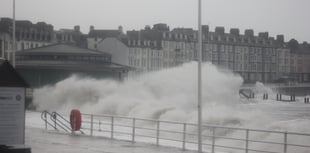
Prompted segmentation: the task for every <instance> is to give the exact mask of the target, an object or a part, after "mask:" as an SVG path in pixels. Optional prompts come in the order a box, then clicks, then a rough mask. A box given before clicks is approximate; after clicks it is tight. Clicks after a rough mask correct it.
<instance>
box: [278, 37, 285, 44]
mask: <svg viewBox="0 0 310 153" xmlns="http://www.w3.org/2000/svg"><path fill="white" fill-rule="evenodd" d="M277 41H278V42H281V43H283V42H284V35H277Z"/></svg>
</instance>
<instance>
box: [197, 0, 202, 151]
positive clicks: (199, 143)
mask: <svg viewBox="0 0 310 153" xmlns="http://www.w3.org/2000/svg"><path fill="white" fill-rule="evenodd" d="M201 52H202V36H201V0H198V153H202V139H201V120H202V117H201V83H202V81H201Z"/></svg>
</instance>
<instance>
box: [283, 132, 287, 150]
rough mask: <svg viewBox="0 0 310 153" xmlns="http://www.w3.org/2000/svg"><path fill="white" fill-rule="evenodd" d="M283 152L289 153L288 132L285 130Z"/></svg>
mask: <svg viewBox="0 0 310 153" xmlns="http://www.w3.org/2000/svg"><path fill="white" fill-rule="evenodd" d="M283 153H287V132H286V131H285V132H284V150H283Z"/></svg>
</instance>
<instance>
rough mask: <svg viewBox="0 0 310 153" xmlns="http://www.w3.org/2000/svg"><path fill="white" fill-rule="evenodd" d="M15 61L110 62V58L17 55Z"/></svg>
mask: <svg viewBox="0 0 310 153" xmlns="http://www.w3.org/2000/svg"><path fill="white" fill-rule="evenodd" d="M16 59H17V60H54V61H62V60H63V61H79V62H89V63H96V62H111V58H110V57H104V56H72V55H70V56H64V55H17V56H16Z"/></svg>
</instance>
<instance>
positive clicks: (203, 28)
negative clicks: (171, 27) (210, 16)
mask: <svg viewBox="0 0 310 153" xmlns="http://www.w3.org/2000/svg"><path fill="white" fill-rule="evenodd" d="M201 29H202V33H208V32H209V26H208V25H202V27H201Z"/></svg>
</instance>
